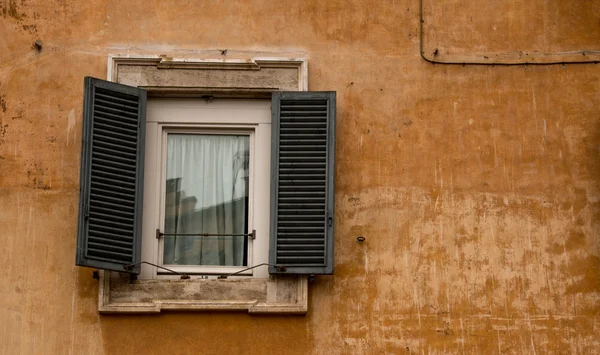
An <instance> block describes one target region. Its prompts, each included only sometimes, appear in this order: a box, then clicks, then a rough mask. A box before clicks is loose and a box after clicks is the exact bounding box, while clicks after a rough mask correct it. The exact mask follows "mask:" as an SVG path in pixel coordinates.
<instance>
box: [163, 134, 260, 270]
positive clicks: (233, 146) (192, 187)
mask: <svg viewBox="0 0 600 355" xmlns="http://www.w3.org/2000/svg"><path fill="white" fill-rule="evenodd" d="M248 162H249V138H248V136H234V135H219V134H213V135H211V134H169V135H168V136H167V181H166V184H167V192H166V199H165V233H166V234H168V233H185V234H193V233H210V234H243V233H247V219H248V211H247V199H248ZM245 251H246V238H245V237H243V236H169V235H165V238H164V258H163V263H164V264H179V265H227V266H239V265H244V263H245V259H246V252H245Z"/></svg>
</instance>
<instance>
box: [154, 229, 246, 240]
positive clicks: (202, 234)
mask: <svg viewBox="0 0 600 355" xmlns="http://www.w3.org/2000/svg"><path fill="white" fill-rule="evenodd" d="M165 235H167V236H178V237H249V238H250V239H255V238H256V230H252V232H251V233H240V234H218V233H163V232H161V231H160V229H157V230H156V239H160V237H162V236H165Z"/></svg>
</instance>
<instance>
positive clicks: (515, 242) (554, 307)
mask: <svg viewBox="0 0 600 355" xmlns="http://www.w3.org/2000/svg"><path fill="white" fill-rule="evenodd" d="M424 1H425V4H424V8H425V12H426V14H425V19H426V21H425V32H426V33H425V38H426V40H427V41H428V42H427V43H428V44H426V47H427V48H426V51H427V53H428V54H429V55H431V53H432V52H433V50H434V48H437V47H439V48H443V49H444V50H447V51H452V52H456V53H477V52H512V53H515V52H518V51H533V50H539V51H543V52H548V53H550V52H564V51H577V50H583V49H587V50H600V41H599V40H598V39H599V38H600V2H599V1H544V0H535V1H531V0H513V1H491V0H489V1H475V0H472V1H458V0H444V1H435V2H434V1H433V0H424ZM433 3H435V5H433ZM418 29H419V3H418V1H417V0H411V1H400V0H395V1H393V0H385V1H384V0H377V1H375V0H372V1H358V0H355V1H345V0H327V1H323V0H310V1H308V0H306V1H292V0H285V1H282V0H280V1H271V0H262V1H260V0H255V1H249V0H248V1H243V0H239V1H156V0H154V1H148V0H144V1H142V0H140V1H117V0H112V1H110V0H90V1H87V0H86V1H65V0H43V1H42V0H0V241H2V243H3V247H2V251H3V252H2V253H1V254H0V265H1V270H2V271H1V273H0V275H1V276H0V354H10V355H12V354H34V353H37V354H134V353H136V354H269V353H271V354H275V353H282V354H328V355H329V354H381V353H390V354H401V353H407V354H408V353H418V354H439V353H468V354H493V353H502V354H546V353H550V354H559V353H576V354H592V353H598V352H600V337H599V336H598V329H599V327H600V323H599V320H598V314H599V312H600V259H599V256H600V249H599V241H600V150H599V149H600V148H599V144H600V65H594V64H588V65H566V66H562V65H554V66H528V67H525V66H518V67H503V66H495V67H484V66H443V65H433V64H430V63H427V62H425V61H424V60H422V59H421V58H420V56H419V36H418V32H419V31H418ZM38 39H39V40H41V41H42V43H43V48H42V50H41V52H38V51H36V50H35V48H34V47H33V46H32V44H33V42H34V41H35V40H38ZM225 48H227V49H228V53H229V54H228V56H237V57H240V58H244V57H249V56H252V53H253V52H257V51H258V52H273V54H274V55H276V54H277V52H302V53H304V54H305V56H306V57H307V58H308V60H309V87H310V89H311V90H335V91H337V95H338V117H337V127H338V131H337V133H338V134H337V151H336V153H337V169H336V174H337V176H336V184H337V191H336V221H335V227H336V240H335V242H336V251H335V259H336V265H335V267H336V270H335V275H333V276H331V277H317V279H316V281H315V282H314V283H312V284H311V285H310V291H309V293H310V294H309V297H310V303H309V312H308V314H307V315H306V316H304V317H302V316H292V317H290V316H281V317H278V316H271V317H261V316H249V315H247V314H244V313H191V314H190V313H187V314H186V313H181V314H180V313H167V314H161V315H158V316H100V315H98V312H97V290H98V284H97V280H95V279H93V278H92V270H90V269H84V268H78V267H76V266H75V265H74V262H75V260H74V259H75V258H74V256H75V234H76V228H77V225H76V221H77V200H78V186H79V183H78V181H79V180H78V179H79V152H80V144H81V143H80V140H81V110H82V89H83V88H82V86H83V85H82V83H83V77H84V76H86V75H91V76H96V77H100V78H104V77H105V76H106V65H107V55H108V54H124V53H131V54H153V55H157V54H167V55H171V54H174V53H175V54H177V53H178V54H181V55H188V56H191V57H194V55H195V54H197V53H201V54H202V55H203V56H207V53H208V55H209V56H211V57H213V58H221V55H220V52H219V51H218V49H225ZM207 51H208V52H207ZM210 51H213V52H210ZM198 55H200V54H198ZM357 236H364V237H365V238H366V241H365V242H364V243H362V244H359V243H357V242H356V237H357Z"/></svg>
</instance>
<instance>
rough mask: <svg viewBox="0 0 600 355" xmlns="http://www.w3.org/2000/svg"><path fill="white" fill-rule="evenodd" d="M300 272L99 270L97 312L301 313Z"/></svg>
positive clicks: (303, 280) (304, 294) (304, 293)
mask: <svg viewBox="0 0 600 355" xmlns="http://www.w3.org/2000/svg"><path fill="white" fill-rule="evenodd" d="M307 309H308V279H307V277H306V276H291V275H290V276H272V277H271V278H268V279H190V280H137V281H135V282H133V283H130V282H129V275H128V274H119V273H117V272H108V271H100V288H99V294H98V311H99V312H100V313H104V314H108V313H129V314H131V313H160V312H161V311H163V310H167V311H168V310H172V311H247V312H248V313H251V314H261V313H262V314H265V313H268V314H306V311H307Z"/></svg>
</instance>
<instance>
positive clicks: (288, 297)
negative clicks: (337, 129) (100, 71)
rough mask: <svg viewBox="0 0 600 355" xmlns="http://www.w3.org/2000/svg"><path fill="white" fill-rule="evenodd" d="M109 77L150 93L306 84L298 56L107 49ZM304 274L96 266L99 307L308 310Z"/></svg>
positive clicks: (261, 92) (245, 92) (219, 92)
mask: <svg viewBox="0 0 600 355" xmlns="http://www.w3.org/2000/svg"><path fill="white" fill-rule="evenodd" d="M107 80H109V81H115V82H119V83H122V84H126V85H132V86H139V87H142V88H144V89H146V90H148V95H149V96H171V97H189V96H196V97H197V96H204V95H210V96H215V97H234V98H235V97H246V98H247V97H269V96H270V93H271V92H273V91H282V90H285V91H307V90H308V70H307V61H306V59H303V58H294V57H288V58H279V57H268V58H267V57H260V58H258V57H257V58H251V59H193V58H170V57H167V56H164V55H160V56H152V55H150V56H149V55H109V57H108V72H107ZM307 309H308V278H307V276H299V275H271V276H270V277H269V278H251V279H249V278H228V279H202V278H193V279H190V280H136V281H134V282H130V279H129V275H128V274H120V273H118V272H110V271H100V285H99V294H98V310H99V312H100V313H159V312H161V311H162V310H174V311H216V310H223V311H234V310H235V311H247V312H248V313H250V314H260V313H270V314H305V313H306V312H307Z"/></svg>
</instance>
